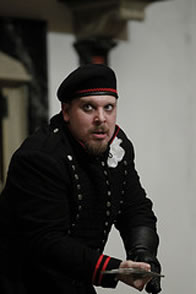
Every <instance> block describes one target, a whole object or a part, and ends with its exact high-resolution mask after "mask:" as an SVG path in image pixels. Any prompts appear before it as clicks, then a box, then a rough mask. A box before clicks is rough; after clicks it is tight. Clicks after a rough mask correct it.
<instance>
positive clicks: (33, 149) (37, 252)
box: [0, 65, 161, 294]
mask: <svg viewBox="0 0 196 294" xmlns="http://www.w3.org/2000/svg"><path fill="white" fill-rule="evenodd" d="M57 96H58V98H59V100H60V101H61V103H62V111H61V112H60V114H58V115H56V116H54V117H53V118H52V119H51V121H50V124H49V126H46V127H45V128H42V129H40V130H38V131H37V132H36V133H35V134H33V135H32V136H30V137H29V138H28V139H27V140H26V141H25V142H24V143H23V144H22V146H21V147H20V148H19V149H18V150H17V151H16V153H15V154H14V155H13V158H12V160H11V164H10V167H9V172H8V177H7V182H6V185H5V189H4V191H3V193H2V196H1V203H0V232H1V245H0V251H1V252H2V253H1V266H0V287H1V289H2V290H1V293H2V294H4V293H5V294H11V293H28V294H29V293H48V292H49V293H55V294H61V293H73V294H74V293H78V294H82V293H83V294H90V293H95V289H94V287H93V285H95V286H101V287H107V288H114V287H116V285H117V283H118V281H121V282H124V283H126V284H127V285H130V286H132V287H134V288H136V289H138V290H142V289H143V288H144V287H145V286H146V290H147V292H149V293H153V294H156V293H159V292H160V291H161V289H160V279H159V278H153V279H150V278H148V277H140V278H138V277H136V276H134V275H126V274H123V273H118V274H106V273H104V271H108V270H112V269H118V268H119V269H121V270H122V268H139V269H144V270H147V271H150V269H151V270H152V271H155V272H158V273H159V272H160V264H159V262H158V260H157V258H156V254H157V247H158V243H159V239H158V235H157V232H156V217H155V215H154V213H153V211H152V202H151V201H150V200H149V199H148V198H147V197H146V193H145V191H144V189H143V188H142V186H141V184H140V181H139V177H138V175H137V172H136V170H135V168H134V150H133V146H132V143H131V142H130V141H129V140H128V138H127V137H126V135H125V133H124V132H123V131H122V130H121V129H120V127H119V126H117V125H116V113H117V99H118V93H117V88H116V77H115V74H114V72H113V70H112V69H110V68H109V67H107V66H105V65H85V66H81V67H79V68H78V69H76V70H75V71H73V72H72V73H71V74H70V75H69V76H68V77H66V78H65V80H64V81H63V82H62V83H61V85H60V87H59V89H58V92H57ZM113 224H114V225H115V226H116V228H117V229H118V230H119V232H120V234H121V237H122V239H123V242H124V246H125V250H126V253H127V260H125V261H122V260H119V259H118V258H114V257H110V256H106V255H105V254H104V253H103V250H104V246H105V244H106V242H107V238H108V235H109V232H110V230H111V227H112V225H113ZM15 289H20V292H17V291H18V290H17V291H16V290H15Z"/></svg>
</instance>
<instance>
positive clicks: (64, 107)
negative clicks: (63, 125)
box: [61, 103, 70, 122]
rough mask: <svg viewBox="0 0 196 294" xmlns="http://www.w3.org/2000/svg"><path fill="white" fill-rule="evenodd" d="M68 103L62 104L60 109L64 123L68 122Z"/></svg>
mask: <svg viewBox="0 0 196 294" xmlns="http://www.w3.org/2000/svg"><path fill="white" fill-rule="evenodd" d="M69 106H70V105H69V103H62V104H61V109H62V113H63V119H64V121H65V122H68V121H69Z"/></svg>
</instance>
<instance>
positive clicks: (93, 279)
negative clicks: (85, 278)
mask: <svg viewBox="0 0 196 294" xmlns="http://www.w3.org/2000/svg"><path fill="white" fill-rule="evenodd" d="M102 259H103V254H102V255H101V256H100V257H99V259H98V261H97V263H96V266H95V270H94V273H93V278H92V282H93V283H94V281H95V277H96V274H97V270H98V268H99V266H100V263H101V261H102Z"/></svg>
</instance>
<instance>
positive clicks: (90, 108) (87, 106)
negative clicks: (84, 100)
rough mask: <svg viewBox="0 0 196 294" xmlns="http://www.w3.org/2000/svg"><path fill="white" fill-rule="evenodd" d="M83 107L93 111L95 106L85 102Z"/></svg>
mask: <svg viewBox="0 0 196 294" xmlns="http://www.w3.org/2000/svg"><path fill="white" fill-rule="evenodd" d="M83 109H84V111H92V110H93V106H92V105H91V104H85V105H83Z"/></svg>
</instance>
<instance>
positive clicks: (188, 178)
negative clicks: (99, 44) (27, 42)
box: [48, 0, 196, 294]
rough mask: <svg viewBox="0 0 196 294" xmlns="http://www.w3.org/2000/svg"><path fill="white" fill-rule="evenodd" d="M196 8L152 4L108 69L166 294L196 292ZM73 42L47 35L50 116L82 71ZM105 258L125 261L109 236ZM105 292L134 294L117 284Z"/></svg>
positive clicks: (195, 4)
mask: <svg viewBox="0 0 196 294" xmlns="http://www.w3.org/2000/svg"><path fill="white" fill-rule="evenodd" d="M195 31H196V1H195V0H171V1H163V2H158V3H155V4H152V5H150V6H149V7H148V9H147V10H146V19H145V21H144V22H141V23H139V22H131V23H130V24H129V40H128V41H126V42H125V41H123V42H119V45H118V46H117V47H116V48H115V49H113V51H112V52H111V54H110V65H111V66H112V67H113V68H114V69H115V71H116V73H117V76H118V81H119V92H120V99H119V116H118V123H119V124H120V125H121V127H123V129H124V130H126V132H127V134H128V135H129V137H130V138H131V139H132V141H133V143H134V145H135V149H136V166H137V169H138V171H139V174H140V176H141V180H142V183H143V185H144V187H145V188H146V190H147V192H148V194H149V196H150V197H151V199H152V200H153V202H154V209H155V212H156V214H157V216H158V219H159V221H158V230H159V234H160V237H161V244H160V249H159V259H160V260H161V263H162V266H163V273H164V274H165V275H166V278H165V279H163V292H162V293H172V294H185V293H189V294H194V293H195V290H196V281H195V280H196V279H195V277H196V257H195V254H194V252H195V246H196V235H195V225H196V212H195V206H196V200H195V195H196V184H195V176H196V151H195V150H196V115H195V110H196V100H195V82H196V53H195V52H196V32H195ZM73 41H74V38H73V37H72V36H70V35H63V34H54V33H50V34H49V35H48V45H49V52H48V60H49V84H50V88H49V91H50V114H51V115H52V114H54V113H56V112H57V111H59V103H58V101H57V100H56V99H55V93H56V88H57V86H58V84H59V82H60V81H61V80H62V79H63V78H64V76H65V75H67V74H68V73H69V72H70V71H71V70H72V69H74V68H75V67H76V66H77V64H78V57H77V54H76V53H75V52H74V50H73V48H72V42H73ZM105 252H106V253H108V254H110V255H113V256H117V257H122V258H123V257H124V251H123V249H122V245H121V241H120V240H119V238H118V236H117V233H116V232H115V231H113V232H112V234H111V237H110V241H109V243H108V245H107V247H106V251H105ZM98 291H99V292H98V293H99V294H102V293H121V294H126V293H136V291H135V290H132V289H130V288H128V286H124V285H123V284H119V285H118V287H117V289H116V290H111V289H110V290H105V289H104V290H103V289H101V288H100V289H99V290H98Z"/></svg>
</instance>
